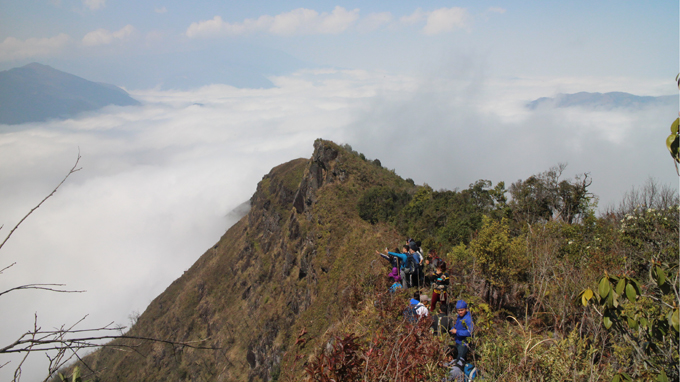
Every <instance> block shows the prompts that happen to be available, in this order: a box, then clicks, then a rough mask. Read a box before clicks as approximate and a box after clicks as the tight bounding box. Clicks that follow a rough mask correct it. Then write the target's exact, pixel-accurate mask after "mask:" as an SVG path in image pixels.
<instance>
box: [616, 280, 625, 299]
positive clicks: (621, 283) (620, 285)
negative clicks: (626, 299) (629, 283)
mask: <svg viewBox="0 0 680 382" xmlns="http://www.w3.org/2000/svg"><path fill="white" fill-rule="evenodd" d="M625 287H626V279H624V278H621V279H619V282H618V283H617V284H616V293H618V294H619V296H620V295H622V294H623V288H625Z"/></svg>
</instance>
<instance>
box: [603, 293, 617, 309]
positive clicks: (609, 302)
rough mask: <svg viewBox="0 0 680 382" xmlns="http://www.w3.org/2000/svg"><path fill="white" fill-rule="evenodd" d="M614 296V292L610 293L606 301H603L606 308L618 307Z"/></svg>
mask: <svg viewBox="0 0 680 382" xmlns="http://www.w3.org/2000/svg"><path fill="white" fill-rule="evenodd" d="M615 294H616V292H614V291H611V292H610V293H609V295H607V300H606V301H605V304H607V306H608V307H609V308H618V307H619V301H618V299H617V298H616V296H614V295H615Z"/></svg>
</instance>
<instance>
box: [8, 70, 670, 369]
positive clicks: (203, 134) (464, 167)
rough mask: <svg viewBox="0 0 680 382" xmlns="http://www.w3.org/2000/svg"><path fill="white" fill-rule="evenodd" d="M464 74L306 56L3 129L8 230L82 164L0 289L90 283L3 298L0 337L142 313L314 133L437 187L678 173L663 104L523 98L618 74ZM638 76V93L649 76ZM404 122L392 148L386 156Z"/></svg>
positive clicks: (22, 236)
mask: <svg viewBox="0 0 680 382" xmlns="http://www.w3.org/2000/svg"><path fill="white" fill-rule="evenodd" d="M473 74H474V73H473ZM468 77H469V78H475V77H476V76H474V75H470V76H453V79H451V78H440V77H437V78H432V79H429V80H428V79H423V78H414V77H406V76H390V75H385V73H370V72H365V71H340V70H317V71H303V72H299V73H296V74H294V75H290V76H285V77H275V78H272V81H273V82H274V83H275V85H276V87H275V88H271V89H237V88H234V87H230V86H225V85H212V86H207V87H204V88H202V89H198V90H194V91H186V92H172V91H158V90H146V91H135V92H133V94H132V95H133V96H134V97H135V98H137V99H139V100H141V101H143V102H144V103H145V106H142V107H126V108H119V107H111V108H107V109H105V110H103V111H102V112H100V113H93V114H87V115H83V116H80V117H78V118H74V119H70V120H66V121H54V122H49V123H34V124H28V125H25V126H22V128H19V129H13V130H14V131H13V132H8V133H0V184H2V185H3V187H0V211H2V212H3V213H2V215H1V216H0V218H1V219H3V220H2V221H0V224H5V227H10V226H12V225H13V224H14V223H16V221H18V219H20V218H21V216H23V214H25V213H26V212H27V210H29V209H30V208H32V207H33V206H34V205H35V203H36V202H37V201H39V200H41V199H42V197H44V196H45V194H46V193H49V191H51V190H52V188H53V187H54V185H55V184H56V183H58V182H59V181H60V180H61V177H63V175H64V172H65V171H67V170H68V169H69V168H70V166H71V165H72V164H73V160H74V159H75V155H76V152H77V150H78V149H77V148H78V147H80V149H81V152H82V156H83V159H82V161H81V166H82V167H83V169H82V170H81V171H80V172H78V173H76V174H74V176H73V177H72V178H71V179H69V180H68V181H67V183H66V184H64V187H63V188H62V189H60V191H59V192H58V193H57V194H55V196H54V197H53V198H52V199H50V200H49V201H48V202H46V204H44V205H43V206H42V207H41V208H40V209H39V210H37V211H36V212H35V213H34V214H33V215H32V216H31V217H30V218H29V220H27V221H26V223H25V225H24V226H22V227H21V229H19V230H18V231H17V233H16V234H15V236H13V237H12V239H10V241H9V242H8V244H7V246H5V247H3V249H2V258H1V259H2V260H3V261H5V264H0V267H4V266H5V265H8V264H11V262H13V261H17V262H18V264H17V265H16V266H15V267H13V268H12V269H11V270H10V271H6V272H4V273H3V277H2V278H0V290H5V289H7V288H4V287H7V286H9V287H11V286H16V285H20V284H21V283H27V282H57V283H58V282H67V283H68V288H72V289H86V290H88V292H87V293H85V294H78V295H57V296H55V295H45V294H41V293H37V292H36V293H31V292H28V291H27V292H25V293H26V294H21V295H19V294H16V298H15V297H14V296H12V295H11V294H10V295H8V296H3V298H4V299H5V300H3V304H5V305H3V308H4V309H6V310H7V311H12V312H13V314H12V315H9V316H8V317H6V319H5V320H4V321H3V331H0V344H2V343H5V344H6V343H8V342H10V341H13V340H15V339H16V338H14V337H15V336H14V335H15V334H17V333H23V332H25V331H26V330H27V329H29V328H27V327H26V323H27V322H28V323H32V319H33V314H34V313H35V312H36V311H37V312H38V316H39V318H40V324H42V326H43V327H58V326H60V325H61V324H64V323H71V322H73V321H75V320H77V319H78V318H80V317H82V316H83V315H84V314H87V313H89V314H90V317H89V318H88V321H87V323H88V324H89V325H90V326H91V327H94V326H100V325H103V324H106V323H108V322H111V321H112V320H114V321H116V322H118V323H122V324H124V323H126V322H127V316H128V314H130V312H131V311H133V310H137V311H140V312H141V311H143V310H144V308H145V307H146V305H147V304H148V303H149V302H150V301H151V299H153V298H154V297H155V296H156V295H157V294H158V293H160V292H162V291H163V290H164V289H165V288H166V287H167V285H169V283H170V282H171V281H172V280H174V279H175V278H177V277H179V276H180V275H181V274H182V272H183V271H184V270H185V269H187V268H188V267H189V266H190V265H191V264H192V263H193V262H194V261H195V260H196V259H197V258H198V256H200V255H201V254H202V253H203V252H204V251H205V250H206V249H207V248H209V247H210V246H212V245H213V244H214V243H215V242H216V241H217V240H218V239H219V237H220V236H221V235H222V234H223V233H224V231H225V229H226V228H227V226H228V225H229V224H230V221H228V220H227V219H226V218H225V215H226V214H227V213H228V212H229V211H230V210H231V209H232V208H234V207H236V206H237V205H238V204H240V203H241V202H243V201H245V200H247V199H248V198H249V197H250V196H251V195H252V193H253V192H254V191H255V187H256V184H257V182H258V181H259V180H260V179H261V178H262V175H264V174H266V173H267V172H268V171H269V170H270V169H271V168H272V167H273V166H275V165H278V164H280V163H282V162H285V161H288V160H291V159H294V158H299V157H309V156H310V155H311V153H312V144H313V142H314V139H316V138H319V137H322V138H325V139H332V140H335V141H336V142H338V143H350V144H351V145H352V146H353V147H354V148H355V149H356V150H358V151H360V152H363V153H364V154H365V155H366V156H367V157H369V158H379V159H380V160H381V162H382V164H383V165H384V166H386V167H388V168H394V169H396V172H397V173H398V174H399V175H401V176H403V177H410V178H413V179H414V180H416V182H418V183H423V182H427V183H429V184H430V185H432V186H433V187H435V188H448V189H453V188H456V187H459V188H467V186H468V184H470V183H472V182H474V181H475V180H477V179H490V180H492V181H493V182H494V183H496V182H498V181H501V180H504V181H506V185H508V184H509V183H510V182H514V181H516V180H517V179H520V178H522V179H525V178H526V177H528V176H530V175H532V174H534V173H537V172H541V171H544V170H546V169H548V168H549V167H550V166H551V165H554V164H556V163H558V162H569V167H568V168H567V171H568V172H570V173H569V174H565V175H566V176H571V174H575V173H578V172H587V171H590V172H591V175H592V177H593V179H594V182H593V185H592V190H593V191H594V192H595V193H596V194H598V195H600V196H601V197H603V200H604V201H606V202H615V201H616V200H617V199H618V198H620V196H621V195H622V194H623V192H624V191H626V190H627V189H629V188H630V186H632V185H636V184H642V183H643V182H644V181H645V180H646V178H647V176H648V175H654V176H656V177H657V178H659V179H660V180H661V181H662V182H668V181H674V182H677V177H676V176H675V170H674V168H673V165H672V162H671V160H670V158H668V154H667V153H666V152H665V149H664V148H663V144H662V143H661V144H659V140H658V136H662V137H663V136H664V134H665V135H667V134H668V132H667V129H668V118H667V117H665V115H671V114H674V113H675V112H677V109H675V110H670V113H669V112H668V111H666V110H652V109H649V110H642V111H637V112H634V113H633V112H628V111H625V110H618V111H617V110H613V111H608V112H595V113H593V112H591V111H588V110H585V109H544V110H539V111H536V112H529V111H527V110H526V109H525V108H524V107H523V101H530V100H532V99H534V98H537V97H540V96H552V95H554V93H555V92H557V91H569V92H575V91H579V90H584V91H609V90H623V91H631V90H630V89H628V88H621V86H620V85H621V84H630V83H632V81H630V79H628V80H626V79H622V78H619V79H611V80H609V81H608V82H606V83H604V82H601V83H597V82H594V81H591V80H590V79H580V80H579V79H573V78H571V79H566V80H565V79H560V80H555V79H546V78H534V79H523V80H521V81H518V80H508V81H496V82H491V81H488V80H487V81H484V80H481V81H479V82H474V81H477V80H472V79H468ZM594 83H595V84H596V87H594V88H593V87H592V86H593V84H594ZM587 86H591V87H587ZM635 86H636V89H637V91H638V93H639V94H649V93H650V91H649V89H650V86H651V88H654V89H656V87H657V86H658V84H657V83H653V84H651V85H650V84H646V85H645V84H644V83H642V82H638V83H637V84H636V85H635ZM473 87H474V88H475V89H472V88H473ZM508 100H512V102H510V101H508ZM196 104H203V106H199V105H196ZM404 137H408V138H409V147H408V150H409V155H407V156H406V155H399V154H398V151H399V148H401V147H403V142H404ZM664 174H665V175H664ZM664 176H665V177H664ZM606 202H603V204H605V203H606ZM38 265H40V266H38ZM62 275H63V276H62ZM73 275H77V277H73ZM101 301H106V304H102V303H101ZM42 359H44V358H42ZM38 367H40V366H38ZM42 367H44V365H43V366H42ZM7 370H8V368H2V369H0V380H7V379H11V377H5V375H6V374H2V373H9V371H7ZM43 371H44V369H42V368H41V369H39V370H38V371H37V372H34V374H35V375H36V377H35V378H32V377H29V373H31V371H29V370H27V368H25V369H24V378H25V379H27V380H33V379H38V378H39V377H40V376H42V372H43Z"/></svg>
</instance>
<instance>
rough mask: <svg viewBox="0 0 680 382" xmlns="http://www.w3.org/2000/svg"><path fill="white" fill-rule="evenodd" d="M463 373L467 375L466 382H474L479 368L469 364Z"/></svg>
mask: <svg viewBox="0 0 680 382" xmlns="http://www.w3.org/2000/svg"><path fill="white" fill-rule="evenodd" d="M463 373H465V380H466V381H472V380H474V379H475V378H477V374H478V372H477V368H476V367H475V365H473V364H471V363H468V364H465V370H463Z"/></svg>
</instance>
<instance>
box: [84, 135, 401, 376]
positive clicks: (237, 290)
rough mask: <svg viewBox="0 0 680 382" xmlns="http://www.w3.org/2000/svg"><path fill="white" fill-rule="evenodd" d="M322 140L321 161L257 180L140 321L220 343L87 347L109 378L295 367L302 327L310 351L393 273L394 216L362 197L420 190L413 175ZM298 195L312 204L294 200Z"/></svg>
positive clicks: (291, 165) (146, 327)
mask: <svg viewBox="0 0 680 382" xmlns="http://www.w3.org/2000/svg"><path fill="white" fill-rule="evenodd" d="M315 149H316V150H315V154H314V156H313V157H312V159H311V160H305V159H297V160H294V161H291V162H288V163H285V164H282V165H280V166H277V167H275V168H274V169H272V171H271V172H270V174H268V175H266V176H265V177H264V178H263V179H262V181H261V182H260V183H259V184H258V188H257V191H256V193H255V194H254V195H253V198H252V199H251V201H252V209H251V211H250V212H249V213H248V215H247V216H245V217H244V218H243V219H241V221H240V222H238V223H237V224H236V225H234V226H233V227H232V228H230V229H229V230H228V231H227V232H226V233H225V235H224V236H223V237H222V238H221V239H220V241H219V242H218V243H217V244H216V245H215V246H214V247H212V248H210V249H209V250H208V251H206V253H205V254H203V255H202V256H201V258H200V259H199V260H198V261H197V262H196V263H195V264H194V265H193V266H192V267H191V268H190V269H189V270H188V271H187V272H186V273H185V274H184V275H183V276H182V277H180V278H179V279H177V280H176V281H175V282H173V283H172V284H171V285H170V286H169V287H168V288H167V290H166V291H165V292H163V293H162V294H161V295H160V296H158V297H157V298H156V299H155V300H154V301H153V302H152V303H151V304H150V305H149V307H148V308H147V310H146V311H145V312H144V313H143V314H142V315H141V316H140V318H139V320H138V322H137V324H136V325H135V326H134V327H133V328H132V329H131V330H130V332H129V334H130V335H137V336H148V337H155V338H163V339H171V340H174V341H185V342H187V341H199V340H203V339H205V340H206V341H203V342H197V344H202V345H207V346H214V347H219V348H220V349H219V350H195V349H190V348H186V347H185V348H180V347H177V346H175V347H173V346H171V345H167V344H162V343H144V342H139V341H136V342H132V341H129V340H127V341H128V342H127V343H124V342H121V341H118V342H114V344H127V345H134V346H135V347H134V350H135V351H127V352H125V351H119V350H116V349H114V348H111V347H109V348H105V349H103V350H100V351H98V352H96V353H95V354H93V355H91V356H88V357H87V358H86V362H88V364H89V365H90V367H92V368H93V369H95V370H98V373H99V376H100V377H101V378H102V379H103V380H107V381H127V380H137V381H145V380H146V381H155V380H197V381H233V380H269V379H270V378H271V374H272V371H273V370H277V369H279V368H280V369H282V370H286V371H290V368H291V365H292V363H293V360H292V359H291V357H285V356H286V351H287V350H288V349H290V348H291V345H292V343H293V342H294V341H295V340H296V335H297V333H298V332H299V331H300V330H302V329H303V328H305V330H307V331H308V335H307V337H308V338H310V343H309V344H308V346H307V347H306V349H309V351H310V352H311V351H312V349H314V348H317V347H318V345H320V344H322V343H323V338H324V333H326V332H327V330H328V329H329V328H331V327H332V326H333V325H336V324H337V322H339V321H340V320H342V319H343V317H345V316H346V315H347V314H348V313H349V312H350V311H351V309H352V308H356V307H357V306H356V304H357V301H356V299H355V298H354V296H356V295H357V294H358V293H357V292H358V289H361V288H362V285H363V284H364V282H363V280H365V279H373V280H374V279H376V277H377V275H382V274H384V273H385V272H386V270H385V269H386V268H385V266H384V264H383V263H382V261H380V260H378V257H377V256H376V255H375V254H374V251H375V250H376V249H378V248H383V247H385V246H386V245H389V246H390V247H393V246H394V245H396V244H397V243H398V242H400V241H401V238H399V237H398V235H397V234H396V233H395V231H394V230H392V229H391V228H388V227H387V226H386V225H382V224H378V225H370V224H369V223H367V222H365V221H363V220H362V219H361V218H359V215H358V212H357V208H356V204H357V200H358V198H359V197H360V196H361V195H362V194H363V192H365V190H366V189H368V188H370V187H372V186H376V185H381V186H383V185H384V186H390V187H394V188H395V189H402V190H409V191H410V192H412V191H413V186H412V185H410V184H409V183H407V182H406V181H404V180H402V179H401V178H399V177H398V176H396V175H395V174H394V173H393V172H391V171H388V170H386V169H383V168H381V167H378V166H375V165H373V164H371V163H369V162H366V161H364V160H362V159H360V158H359V157H358V156H356V155H354V154H352V153H349V152H347V151H345V150H343V149H342V148H340V147H339V146H337V145H335V144H333V143H331V142H327V141H321V140H318V141H317V142H316V143H315ZM301 181H302V187H301ZM298 188H302V189H300V190H298ZM297 194H299V195H297ZM296 195H297V196H299V198H300V200H303V199H304V201H305V203H304V207H302V206H301V205H299V206H298V207H299V208H297V209H296V208H295V207H293V202H294V200H295V197H296ZM303 196H304V198H303ZM353 305H354V306H353ZM279 365H280V366H279ZM275 374H276V371H275Z"/></svg>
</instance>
